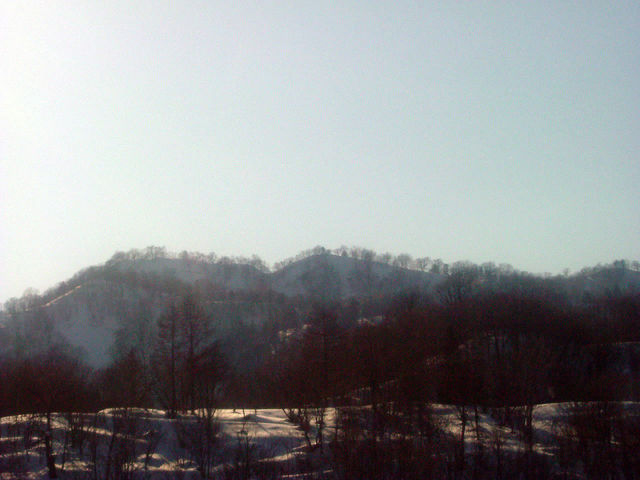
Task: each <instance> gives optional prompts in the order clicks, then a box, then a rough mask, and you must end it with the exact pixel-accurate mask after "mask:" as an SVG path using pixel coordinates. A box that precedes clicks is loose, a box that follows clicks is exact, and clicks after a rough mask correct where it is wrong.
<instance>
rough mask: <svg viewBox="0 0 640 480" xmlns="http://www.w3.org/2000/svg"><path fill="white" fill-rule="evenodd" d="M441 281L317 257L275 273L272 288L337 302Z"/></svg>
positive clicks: (422, 274)
mask: <svg viewBox="0 0 640 480" xmlns="http://www.w3.org/2000/svg"><path fill="white" fill-rule="evenodd" d="M444 278H445V277H444V275H439V274H434V273H428V272H422V271H418V270H410V269H407V268H400V267H396V266H392V265H388V264H385V263H382V262H378V261H373V260H363V259H357V258H351V257H348V256H346V255H345V256H338V255H331V254H320V255H312V256H310V257H307V258H304V259H302V260H299V261H296V262H293V263H291V264H289V265H287V266H285V267H283V268H282V269H280V270H278V271H276V272H274V273H273V274H272V275H271V287H272V288H273V289H274V290H275V291H277V292H281V293H284V294H286V295H306V296H317V297H322V298H327V299H340V298H348V297H367V296H377V295H384V294H394V293H398V292H401V291H403V290H407V289H413V290H420V291H428V290H430V289H433V288H434V287H436V286H437V285H438V284H439V283H441V282H442V281H443V280H444Z"/></svg>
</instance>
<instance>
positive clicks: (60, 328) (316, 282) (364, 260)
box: [0, 247, 640, 366]
mask: <svg viewBox="0 0 640 480" xmlns="http://www.w3.org/2000/svg"><path fill="white" fill-rule="evenodd" d="M638 292H640V272H639V271H638V265H637V262H633V263H631V262H625V261H618V262H614V263H613V264H611V265H606V266H598V267H592V268H585V269H583V270H582V271H581V272H579V273H576V274H574V275H559V276H536V275H532V274H528V273H524V272H519V271H517V270H515V269H514V268H513V267H511V266H509V265H499V266H496V265H494V264H492V263H485V264H482V265H475V264H472V263H470V262H456V263H453V264H451V265H447V264H445V263H444V262H442V261H441V260H439V259H430V258H427V257H424V258H416V259H414V258H412V257H410V256H409V255H406V254H404V255H398V256H393V255H390V254H383V255H380V254H376V253H375V252H373V251H371V250H366V249H361V248H351V249H348V248H345V247H342V248H339V249H336V250H327V249H324V248H322V247H316V248H314V249H312V250H308V251H306V252H302V253H301V254H300V255H298V256H296V257H294V258H291V259H288V260H285V261H282V262H280V263H278V264H276V265H275V266H274V268H273V269H270V268H268V267H267V265H266V264H265V262H263V261H262V260H261V259H260V258H259V257H257V256H253V257H251V258H229V257H221V258H220V257H217V256H215V255H214V254H209V255H204V254H199V253H188V252H182V253H180V254H177V255H176V254H170V253H167V252H166V250H165V249H164V248H158V247H148V248H146V249H144V250H131V251H129V252H126V253H125V252H118V253H116V254H115V255H113V257H112V258H111V259H109V260H108V261H106V262H105V263H104V264H103V265H100V266H93V267H89V268H87V269H84V270H82V271H80V272H78V273H77V274H76V275H74V276H73V277H72V278H71V279H69V280H66V281H63V282H61V283H59V284H58V285H56V286H55V287H53V288H51V289H49V290H47V291H46V292H44V293H43V294H41V295H40V294H38V293H37V292H33V291H27V292H25V295H23V297H22V298H19V299H17V298H16V299H11V300H9V301H7V302H5V304H4V309H3V312H0V315H1V316H0V354H2V352H3V351H5V352H6V351H12V352H14V353H15V354H19V355H26V356H29V355H32V354H35V353H37V352H39V351H42V350H45V349H47V348H48V347H49V346H51V345H60V346H64V348H65V349H68V350H74V349H77V350H78V351H79V352H80V353H81V354H82V355H83V356H84V357H85V358H86V360H87V361H88V363H90V364H91V365H94V366H101V365H105V364H107V363H108V362H109V360H110V359H112V358H114V357H115V356H117V355H118V354H119V353H122V352H125V351H127V349H130V348H134V347H135V348H140V349H142V350H144V349H145V348H146V349H148V348H150V345H151V343H152V342H153V335H154V334H155V327H156V323H157V320H158V318H159V316H160V315H162V313H163V312H164V311H166V309H167V306H168V305H169V304H170V303H171V302H173V301H175V299H176V298H179V297H181V296H184V295H186V294H193V295H195V296H196V297H197V298H198V301H199V302H200V303H201V304H202V305H203V308H204V309H205V311H206V314H207V315H208V316H210V317H211V318H212V319H213V322H214V325H215V329H216V332H217V335H218V336H220V337H221V338H227V339H229V338H233V337H234V336H235V335H238V332H239V331H241V330H242V329H243V328H254V329H255V328H258V329H261V330H256V331H254V333H253V334H255V335H256V340H255V342H257V343H260V342H263V344H262V346H259V345H257V344H252V343H251V342H249V341H248V340H247V339H248V338H249V337H250V336H248V335H245V339H244V340H245V341H244V343H243V342H235V340H234V342H235V343H234V342H232V343H233V344H234V345H235V347H234V348H233V349H230V352H231V354H232V355H234V356H236V357H237V361H242V362H245V363H246V362H247V361H248V360H247V359H246V358H244V357H243V353H242V351H243V349H251V348H254V349H258V350H259V349H260V348H264V349H267V348H269V347H268V344H269V342H271V341H272V340H273V338H276V336H277V335H278V332H280V334H282V332H285V331H290V330H296V329H298V328H301V327H302V326H303V325H304V324H305V323H306V321H307V318H308V316H309V312H310V311H311V309H312V307H313V306H314V305H318V304H333V305H335V306H337V308H338V309H339V311H340V318H341V321H342V323H343V324H345V325H350V324H356V323H357V322H358V321H361V320H362V319H363V318H368V319H371V318H382V317H383V316H384V315H386V314H387V313H388V312H389V309H390V308H393V305H394V302H396V303H397V298H401V297H402V296H406V295H412V296H413V297H414V298H416V299H418V300H417V301H420V302H422V303H424V302H433V303H436V304H442V305H450V304H453V303H456V302H460V301H464V300H465V299H469V298H477V297H480V296H485V295H491V294H498V293H514V294H517V295H521V296H522V295H526V296H529V297H538V298H543V299H544V300H545V301H552V302H554V303H556V304H571V305H581V304H593V303H598V302H599V301H600V300H601V299H603V298H611V297H620V296H624V295H628V294H631V295H637V294H638ZM256 332H257V333H256ZM245 333H246V332H245ZM258 337H260V339H257V338H258ZM265 339H266V340H265ZM253 358H257V357H256V356H254V357H253ZM256 361H257V360H256Z"/></svg>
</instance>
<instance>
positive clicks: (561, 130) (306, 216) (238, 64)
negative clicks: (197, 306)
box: [0, 0, 640, 301]
mask: <svg viewBox="0 0 640 480" xmlns="http://www.w3.org/2000/svg"><path fill="white" fill-rule="evenodd" d="M639 153H640V3H639V2H637V1H630V2H624V1H615V2H610V1H600V2H598V1H585V2H561V1H550V2H543V1H532V2H514V1H506V2H496V1H491V2H480V1H477V2H476V1H474V2H458V1H450V2H442V1H438V2H432V3H430V2H423V1H419V2H408V1H407V2H402V1H388V2H376V1H367V2H360V1H358V2H349V1H345V0H341V1H335V2H325V1H319V0H314V1H308V2H306V1H296V2H266V1H260V2H227V1H224V2H223V1H220V2H214V1H201V2H195V1H194V2H188V1H180V2H157V1H154V2H151V1H150V2H143V1H135V2H131V1H129V0H127V1H123V2H116V1H108V2H98V1H96V2H88V1H87V2H79V1H77V2H72V1H59V2H57V1H51V0H47V1H41V2H2V6H0V301H4V300H6V299H7V298H8V297H10V296H19V295H21V294H22V292H23V290H24V289H25V288H27V287H29V286H33V287H36V288H38V289H40V290H44V289H46V288H47V287H51V286H53V285H54V284H55V283H57V282H58V281H61V280H65V279H67V278H68V277H70V276H71V275H72V274H73V273H75V272H76V271H77V270H79V269H80V268H83V267H86V266H89V265H93V264H98V263H102V262H104V261H106V260H107V259H108V258H109V257H110V256H111V255H112V254H113V253H114V252H115V251H116V250H129V249H130V248H134V247H136V248H144V247H146V246H148V245H164V246H166V247H167V248H168V249H169V250H171V251H179V250H183V249H186V250H196V251H202V252H205V253H208V252H211V251H215V252H216V253H218V254H224V255H249V254H252V253H257V254H258V255H260V256H262V257H263V258H264V259H265V260H266V261H267V262H269V263H272V262H274V261H278V260H281V259H283V258H285V257H288V256H291V255H294V254H296V253H297V252H298V251H300V250H303V249H306V248H311V247H313V246H315V245H324V246H325V247H328V248H334V247H337V246H340V245H341V244H347V245H360V246H364V247H368V248H372V249H374V250H377V251H379V252H383V251H391V252H392V253H400V252H408V253H410V254H412V255H415V256H430V257H436V258H437V257H439V258H442V259H443V260H444V261H447V262H450V261H455V260H463V259H468V260H471V261H474V262H478V263H480V262H484V261H494V262H496V263H502V262H508V263H511V264H513V265H514V267H516V268H518V269H523V270H529V271H533V272H545V271H550V272H559V271H560V270H562V269H563V268H565V267H568V268H570V269H572V270H575V269H579V268H581V267H583V266H586V265H593V264H596V263H598V262H610V261H611V260H613V259H616V258H628V259H639V258H640V156H639Z"/></svg>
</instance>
